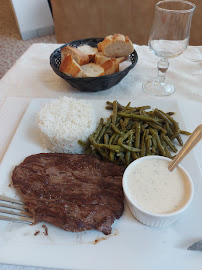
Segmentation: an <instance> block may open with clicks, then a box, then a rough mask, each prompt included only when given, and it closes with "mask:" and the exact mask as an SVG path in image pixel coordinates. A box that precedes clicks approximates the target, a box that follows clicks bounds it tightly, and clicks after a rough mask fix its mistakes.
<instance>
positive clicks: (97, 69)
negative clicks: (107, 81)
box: [81, 63, 104, 77]
mask: <svg viewBox="0 0 202 270" xmlns="http://www.w3.org/2000/svg"><path fill="white" fill-rule="evenodd" d="M81 68H82V70H83V72H84V73H85V75H86V77H99V76H103V75H104V68H102V67H101V66H100V65H97V64H95V63H89V64H86V65H83V66H81Z"/></svg>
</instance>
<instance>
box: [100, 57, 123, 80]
mask: <svg viewBox="0 0 202 270" xmlns="http://www.w3.org/2000/svg"><path fill="white" fill-rule="evenodd" d="M125 58H126V57H124V56H123V57H108V56H105V55H104V54H103V52H98V53H97V54H96V55H95V63H96V64H99V65H101V66H102V67H103V68H104V70H105V75H107V74H112V73H115V72H118V71H119V64H120V63H121V62H123V61H124V60H125Z"/></svg>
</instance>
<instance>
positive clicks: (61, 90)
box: [0, 44, 202, 270]
mask: <svg viewBox="0 0 202 270" xmlns="http://www.w3.org/2000/svg"><path fill="white" fill-rule="evenodd" d="M59 46H60V45H58V44H34V45H32V46H31V47H30V48H29V49H28V50H27V51H26V52H25V53H24V55H22V56H21V57H20V58H19V59H18V61H17V62H16V63H15V65H14V66H13V67H12V68H11V69H10V70H9V71H8V72H7V73H6V75H5V76H4V77H3V78H2V79H1V81H0V104H1V107H0V127H1V132H0V160H1V159H2V158H3V155H4V153H5V152H6V149H7V147H8V145H9V142H10V140H11V139H12V136H13V134H14V132H15V130H16V128H17V126H18V124H19V122H20V120H21V118H22V116H23V113H24V112H25V110H26V108H27V106H28V104H29V102H30V100H31V98H35V97H55V98H56V97H59V96H64V95H65V96H73V97H76V98H86V99H100V98H102V99H119V98H123V97H124V98H127V99H129V100H135V99H137V98H139V97H141V98H145V99H146V100H147V101H148V99H151V100H153V99H158V100H159V101H161V100H162V102H163V101H164V102H165V101H166V100H173V99H175V100H177V101H178V103H179V106H180V109H181V111H182V113H183V116H184V119H186V125H187V128H188V129H189V130H190V131H193V130H194V129H195V128H196V127H197V125H199V124H201V123H202V46H199V47H191V46H190V47H188V49H187V50H186V51H185V52H184V53H183V54H182V55H181V56H179V57H176V58H174V59H170V61H169V62H170V67H169V69H168V72H167V78H168V79H169V80H170V81H172V82H173V83H174V84H175V87H176V92H175V93H174V94H173V95H171V96H167V97H152V96H149V95H147V94H146V93H144V92H143V90H142V82H143V81H145V80H148V79H150V78H152V77H154V76H155V75H156V73H157V62H158V61H159V59H158V58H157V57H156V56H154V55H153V54H152V53H151V51H149V49H148V47H147V46H138V45H135V49H136V51H137V53H138V57H139V59H138V63H137V65H136V66H135V68H134V69H132V70H131V71H130V72H129V74H128V75H127V76H126V77H125V78H124V79H123V80H122V81H121V82H120V83H119V84H118V85H117V86H114V87H112V88H111V89H109V90H105V91H100V92H95V93H86V92H80V91H78V90H76V89H74V88H73V87H71V86H70V85H69V84H68V83H66V82H65V81H64V80H63V79H61V78H60V77H58V76H57V75H56V74H55V73H54V72H53V70H52V69H51V67H50V64H49V56H50V54H51V53H52V52H53V50H54V49H56V48H57V47H59ZM194 151H195V154H196V157H197V161H198V164H199V167H200V169H201V171H202V142H201V143H199V144H198V145H197V147H196V148H195V150H194ZM0 269H1V270H2V269H12V270H16V269H24V270H25V269H29V270H31V269H32V270H33V269H36V268H33V267H23V266H14V265H2V264H0ZM37 269H39V268H37ZM43 269H44V268H43Z"/></svg>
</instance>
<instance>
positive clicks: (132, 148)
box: [120, 143, 141, 152]
mask: <svg viewBox="0 0 202 270" xmlns="http://www.w3.org/2000/svg"><path fill="white" fill-rule="evenodd" d="M120 146H121V147H123V148H124V149H125V150H127V151H131V152H141V149H138V148H134V147H132V146H131V147H130V146H128V145H126V144H124V143H120Z"/></svg>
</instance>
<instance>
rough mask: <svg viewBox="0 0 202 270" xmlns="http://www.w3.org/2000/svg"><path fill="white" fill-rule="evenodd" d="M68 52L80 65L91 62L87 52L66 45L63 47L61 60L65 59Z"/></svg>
mask: <svg viewBox="0 0 202 270" xmlns="http://www.w3.org/2000/svg"><path fill="white" fill-rule="evenodd" d="M66 53H68V54H71V56H72V57H73V58H74V60H75V61H76V62H77V63H78V64H79V65H85V64H88V63H89V57H88V55H87V54H85V53H84V52H82V51H80V50H79V49H77V48H74V47H71V46H65V47H63V48H62V49H61V61H63V59H64V56H65V54H66Z"/></svg>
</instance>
